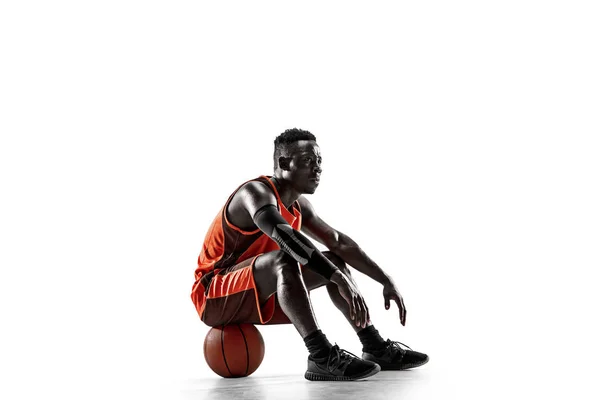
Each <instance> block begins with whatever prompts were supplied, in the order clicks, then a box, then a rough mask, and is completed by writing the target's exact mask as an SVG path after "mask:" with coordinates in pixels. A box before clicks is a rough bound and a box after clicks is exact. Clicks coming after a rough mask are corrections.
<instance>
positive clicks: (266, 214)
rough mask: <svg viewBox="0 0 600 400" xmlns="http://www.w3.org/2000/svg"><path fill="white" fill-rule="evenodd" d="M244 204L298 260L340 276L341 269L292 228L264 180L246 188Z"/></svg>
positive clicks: (329, 275) (263, 228) (326, 275)
mask: <svg viewBox="0 0 600 400" xmlns="http://www.w3.org/2000/svg"><path fill="white" fill-rule="evenodd" d="M242 190H243V193H242V196H241V198H242V204H243V206H244V208H245V209H246V211H248V213H249V215H250V216H251V217H252V220H253V221H254V223H255V224H256V226H257V227H258V228H259V229H260V230H261V231H262V232H264V233H265V234H266V235H267V236H269V237H270V238H271V239H273V240H274V241H275V242H276V243H277V244H278V245H279V247H280V248H281V250H283V251H285V252H286V253H287V254H289V255H290V256H292V257H293V258H294V259H295V260H296V261H297V262H299V263H300V264H302V265H304V266H306V267H307V268H310V269H312V270H313V271H315V272H317V273H318V274H320V275H322V276H323V277H324V278H325V279H327V280H332V276H333V275H334V274H335V275H336V276H334V277H333V280H334V281H335V280H337V279H336V278H338V277H339V276H338V275H339V274H341V272H340V271H339V269H338V268H337V267H336V266H335V265H334V264H333V263H332V262H331V261H330V260H329V259H328V258H327V257H325V256H324V255H323V254H322V253H321V252H320V251H319V250H318V249H317V248H316V247H315V246H314V245H313V244H312V242H311V241H310V240H309V239H308V238H307V237H306V236H304V235H303V234H302V233H300V232H299V231H297V230H295V229H294V228H292V226H291V225H290V224H288V222H287V221H286V220H285V219H284V218H283V217H282V216H281V214H280V213H279V211H278V210H277V199H276V198H275V195H274V194H273V193H272V192H271V191H270V190H269V189H267V188H266V187H265V186H264V185H263V184H262V183H259V182H251V183H249V184H247V185H246V186H245V187H244V188H243V189H242Z"/></svg>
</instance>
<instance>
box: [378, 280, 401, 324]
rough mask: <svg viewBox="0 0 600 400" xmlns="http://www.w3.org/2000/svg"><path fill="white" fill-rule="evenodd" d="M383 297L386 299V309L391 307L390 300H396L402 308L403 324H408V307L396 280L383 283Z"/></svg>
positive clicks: (399, 307)
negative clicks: (395, 282)
mask: <svg viewBox="0 0 600 400" xmlns="http://www.w3.org/2000/svg"><path fill="white" fill-rule="evenodd" d="M383 298H384V300H385V309H386V310H389V309H390V300H394V301H395V302H396V304H397V305H398V309H399V310H400V323H401V324H402V326H405V325H406V307H405V306H404V299H402V296H401V295H400V292H399V291H398V288H397V287H396V285H395V284H394V282H388V283H386V284H384V285H383Z"/></svg>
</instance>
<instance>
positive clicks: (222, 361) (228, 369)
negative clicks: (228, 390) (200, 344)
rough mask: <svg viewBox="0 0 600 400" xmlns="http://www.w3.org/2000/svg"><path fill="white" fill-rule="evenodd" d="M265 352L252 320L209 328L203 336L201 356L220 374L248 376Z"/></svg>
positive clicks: (235, 376)
mask: <svg viewBox="0 0 600 400" xmlns="http://www.w3.org/2000/svg"><path fill="white" fill-rule="evenodd" d="M264 356H265V342H264V341H263V338H262V335H261V334H260V332H259V331H258V329H256V327H255V326H254V325H252V324H241V325H224V326H218V327H213V328H211V329H210V330H209V331H208V333H207V334H206V338H205V339H204V358H205V359H206V362H207V363H208V366H209V367H210V369H212V370H213V371H215V373H216V374H218V375H221V376H222V377H224V378H239V377H242V376H248V375H250V374H251V373H253V372H254V371H256V369H257V368H258V367H259V365H260V363H261V362H262V360H263V357H264Z"/></svg>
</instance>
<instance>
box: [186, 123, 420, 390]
mask: <svg viewBox="0 0 600 400" xmlns="http://www.w3.org/2000/svg"><path fill="white" fill-rule="evenodd" d="M274 168H275V171H274V174H273V176H260V177H258V178H256V179H252V180H250V181H248V182H245V183H244V184H242V185H241V186H240V187H238V188H237V189H236V190H235V191H234V192H233V193H232V194H231V196H230V197H229V199H228V200H227V202H226V203H225V205H224V206H223V208H222V209H221V210H220V211H219V213H218V214H217V216H216V218H215V219H214V221H213V223H212V225H211V226H210V228H209V230H208V233H207V235H206V238H205V240H204V245H203V247H202V251H201V253H200V256H199V258H198V268H197V269H196V272H195V278H196V281H195V283H194V286H193V289H192V300H193V302H194V304H195V306H196V309H197V311H198V314H199V315H200V318H201V319H202V321H204V323H206V324H207V325H209V326H218V325H226V324H240V323H252V324H273V323H292V324H293V325H294V327H295V328H296V329H297V331H298V333H299V334H300V335H301V336H302V338H303V339H304V342H305V344H306V347H307V349H308V352H309V356H308V369H307V371H306V373H305V375H304V376H305V378H306V379H308V380H318V381H346V380H356V379H363V378H366V377H369V376H372V375H374V374H376V373H377V372H379V371H380V370H404V369H408V368H414V367H418V366H420V365H423V364H425V363H426V362H427V361H428V360H429V358H428V356H427V355H426V354H423V353H419V352H416V351H412V350H410V348H407V349H405V348H403V347H408V346H406V345H402V344H401V343H400V342H396V341H391V340H389V339H388V340H384V339H383V338H382V337H381V336H380V335H379V333H378V331H377V329H375V327H374V326H373V324H372V323H371V320H370V317H369V309H368V307H367V304H366V303H365V300H364V298H363V297H362V295H361V294H360V292H359V290H358V288H357V286H356V283H355V281H354V279H353V278H352V275H351V273H350V269H349V268H348V265H350V266H352V267H354V268H355V269H356V270H358V271H360V272H362V273H364V274H366V275H367V276H369V277H370V278H372V279H374V280H375V281H377V282H379V283H381V284H382V286H383V297H384V299H385V308H386V309H389V307H390V301H391V300H393V301H395V303H396V304H397V306H398V308H399V314H400V322H401V324H402V325H404V324H405V323H406V307H405V306H404V301H403V299H402V296H401V295H400V292H399V291H398V288H397V287H396V285H395V284H394V281H393V280H392V278H391V277H390V276H389V275H388V274H386V273H385V272H384V271H383V270H382V269H381V268H380V267H379V266H378V265H377V264H375V262H373V260H371V259H370V258H369V257H368V256H367V255H366V254H365V253H364V252H363V251H362V250H361V248H360V247H359V246H358V245H357V244H356V243H355V242H354V241H353V240H352V239H350V238H349V237H348V236H347V235H345V234H343V233H342V232H340V231H338V230H336V229H334V228H332V227H331V226H329V225H328V224H327V223H326V222H325V221H323V219H321V217H320V216H319V215H317V213H316V211H315V209H314V208H313V206H312V205H311V203H310V202H309V201H308V199H307V198H306V197H305V196H304V195H305V194H313V193H314V192H315V191H316V189H317V187H318V186H319V178H320V176H321V151H320V149H319V146H318V145H317V143H316V139H315V136H314V135H313V134H311V133H310V132H308V131H303V130H300V129H288V130H286V131H285V132H284V133H282V134H281V135H279V136H278V137H277V138H276V139H275V154H274ZM305 235H307V236H309V237H311V238H313V239H314V240H316V241H318V242H320V243H322V244H323V245H325V246H326V247H327V248H328V249H329V251H324V252H321V251H319V250H318V249H317V248H316V247H315V246H314V245H313V243H311V241H310V240H309V239H308V238H307V237H306V236H305ZM321 286H326V287H327V291H328V292H329V296H330V297H331V300H332V301H333V303H334V304H335V305H336V307H337V308H338V309H339V310H340V311H341V312H342V314H343V315H344V316H345V317H346V319H347V320H348V322H350V324H351V326H352V327H353V328H354V330H355V331H356V333H357V334H358V338H359V339H360V341H361V343H362V346H363V349H362V350H363V354H362V358H359V357H356V356H355V355H353V354H351V353H349V352H347V351H345V350H342V349H340V348H339V347H338V346H337V345H335V346H332V345H331V343H330V342H329V341H328V340H327V338H326V337H325V334H324V333H323V332H321V330H320V329H319V328H318V326H317V321H316V320H315V316H314V313H313V310H312V305H311V301H310V297H309V292H310V291H311V290H314V289H316V288H319V287H321Z"/></svg>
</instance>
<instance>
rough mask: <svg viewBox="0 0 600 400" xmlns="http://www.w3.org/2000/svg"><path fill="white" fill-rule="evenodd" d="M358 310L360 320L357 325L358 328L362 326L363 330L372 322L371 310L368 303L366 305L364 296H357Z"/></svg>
mask: <svg viewBox="0 0 600 400" xmlns="http://www.w3.org/2000/svg"><path fill="white" fill-rule="evenodd" d="M356 300H357V309H358V314H359V315H358V318H357V319H356V321H355V323H356V326H360V327H362V328H364V327H366V326H367V322H369V320H370V316H369V308H368V307H367V303H365V299H364V298H363V297H362V296H360V295H359V296H357V297H356Z"/></svg>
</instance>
